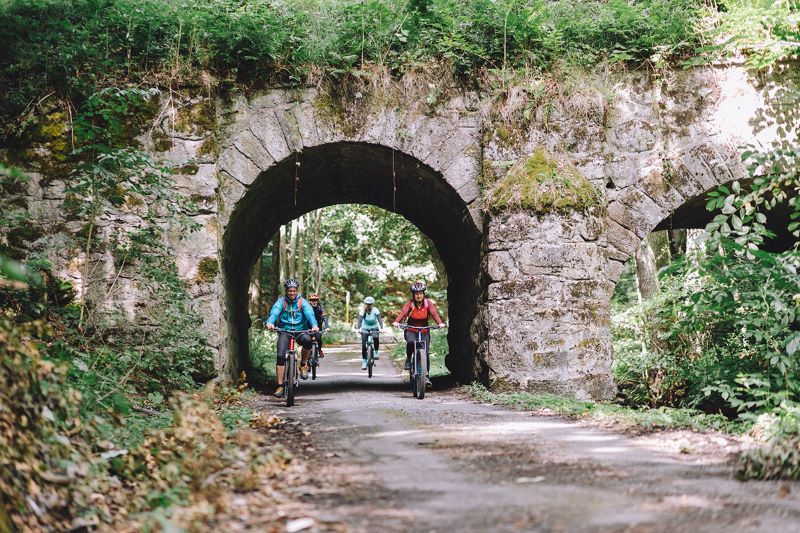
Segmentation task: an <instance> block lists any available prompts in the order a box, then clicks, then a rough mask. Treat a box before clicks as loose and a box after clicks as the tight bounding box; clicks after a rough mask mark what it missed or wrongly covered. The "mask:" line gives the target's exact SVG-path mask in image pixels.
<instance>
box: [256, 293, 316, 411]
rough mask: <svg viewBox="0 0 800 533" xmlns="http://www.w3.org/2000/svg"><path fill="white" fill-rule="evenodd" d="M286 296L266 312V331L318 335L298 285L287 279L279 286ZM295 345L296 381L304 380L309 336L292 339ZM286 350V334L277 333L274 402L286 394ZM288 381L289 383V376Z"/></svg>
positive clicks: (311, 313)
mask: <svg viewBox="0 0 800 533" xmlns="http://www.w3.org/2000/svg"><path fill="white" fill-rule="evenodd" d="M283 286H284V288H285V289H286V293H285V294H284V295H283V296H279V297H278V299H277V300H275V303H274V304H273V305H272V309H271V310H270V312H269V318H267V320H266V325H267V329H269V330H274V329H275V324H276V323H277V324H278V327H280V329H285V330H289V331H302V330H304V329H310V330H311V332H312V333H316V332H317V331H319V328H318V327H317V319H316V317H314V311H313V310H312V309H311V306H310V305H309V304H308V302H304V301H303V297H302V296H300V283H298V281H297V280H296V279H294V278H289V279H287V280H286V281H284V282H283ZM295 342H297V344H299V345H300V346H302V347H303V349H302V350H301V354H302V355H301V362H300V377H301V378H303V379H308V364H307V362H308V356H309V353H310V351H311V335H309V334H308V333H303V334H301V335H298V336H296V337H295ZM288 349H289V334H288V333H284V332H281V333H280V334H279V335H278V346H277V361H276V362H275V375H276V376H277V378H278V388H276V389H275V394H274V396H275V397H276V398H281V397H283V395H284V394H286V389H285V387H284V383H283V382H284V378H285V375H284V373H285V371H286V352H287V350H288ZM289 379H292V377H291V376H290V377H289Z"/></svg>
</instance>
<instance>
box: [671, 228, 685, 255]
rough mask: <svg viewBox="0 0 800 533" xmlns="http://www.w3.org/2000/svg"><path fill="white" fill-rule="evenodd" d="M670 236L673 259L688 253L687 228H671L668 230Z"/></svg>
mask: <svg viewBox="0 0 800 533" xmlns="http://www.w3.org/2000/svg"><path fill="white" fill-rule="evenodd" d="M667 236H668V237H669V255H670V257H672V259H677V258H678V257H680V256H682V255H683V254H685V253H686V230H685V229H671V230H667Z"/></svg>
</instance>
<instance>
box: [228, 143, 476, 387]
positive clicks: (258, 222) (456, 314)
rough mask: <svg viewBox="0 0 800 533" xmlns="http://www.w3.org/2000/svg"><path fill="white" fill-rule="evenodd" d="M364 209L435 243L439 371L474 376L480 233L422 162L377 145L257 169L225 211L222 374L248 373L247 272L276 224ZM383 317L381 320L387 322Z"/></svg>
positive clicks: (345, 147) (328, 150)
mask: <svg viewBox="0 0 800 533" xmlns="http://www.w3.org/2000/svg"><path fill="white" fill-rule="evenodd" d="M350 203H359V204H369V205H374V206H377V207H380V208H382V209H385V210H387V211H391V212H394V213H398V214H400V215H402V216H403V217H404V218H406V219H407V220H408V221H409V222H411V223H412V224H413V225H414V226H416V227H417V228H418V229H419V230H420V231H421V232H422V233H423V234H424V235H425V236H427V237H428V238H429V239H430V240H431V241H432V243H433V244H434V246H435V248H436V250H437V252H438V254H439V256H440V258H441V261H442V262H443V264H444V267H445V270H446V272H447V301H448V315H449V326H450V327H449V331H448V339H447V340H448V345H449V354H448V356H447V359H446V365H447V368H448V369H449V370H450V372H452V374H453V375H454V376H455V377H456V378H457V379H469V378H471V377H473V376H474V375H475V373H476V372H475V361H476V350H477V346H476V344H475V340H473V339H472V337H471V335H470V328H471V326H472V323H473V321H474V320H475V318H476V315H477V312H478V305H479V298H480V284H479V280H480V253H481V238H482V233H481V231H480V229H479V228H478V227H477V226H476V224H475V222H474V220H473V217H472V215H471V214H470V212H469V210H468V206H467V205H466V204H465V202H464V201H463V200H462V199H461V197H460V196H459V195H458V193H457V192H456V191H455V190H454V189H453V188H452V187H451V186H450V185H449V184H448V183H447V182H446V181H445V180H444V179H443V177H442V176H441V174H439V173H437V172H435V171H434V170H433V169H431V168H430V167H428V166H427V165H425V164H423V163H421V162H420V161H419V160H417V159H416V158H414V157H412V156H409V155H408V154H405V153H402V152H399V151H396V150H393V149H391V148H387V147H384V146H380V145H374V144H368V143H356V142H339V143H330V144H325V145H321V146H317V147H313V148H306V149H304V150H303V151H302V152H297V153H295V154H292V155H291V156H289V157H287V158H285V159H284V160H282V161H280V162H278V163H277V164H275V165H274V166H272V167H271V168H269V169H267V170H265V171H264V172H262V173H261V174H260V175H259V176H258V177H257V178H256V180H255V181H254V182H253V183H252V185H250V187H249V188H248V190H247V191H246V193H245V194H244V195H243V197H242V198H241V199H240V200H239V201H238V203H237V204H236V206H235V207H234V209H233V211H232V214H231V217H230V221H229V223H228V225H227V227H226V230H225V233H224V235H223V249H222V261H221V263H222V273H223V283H224V288H225V301H224V311H223V313H224V317H225V319H226V321H227V324H228V332H227V339H226V346H227V355H228V358H229V361H228V365H227V367H228V368H229V369H230V373H231V375H233V376H236V375H238V372H239V371H240V370H245V371H248V370H250V369H251V363H250V357H249V352H248V349H249V348H248V330H249V328H250V325H251V318H250V314H249V309H248V289H249V284H250V271H251V268H252V266H253V265H254V263H255V262H256V260H257V259H258V258H259V257H260V256H261V253H262V251H263V250H264V248H265V246H266V245H267V244H268V242H269V240H270V239H271V238H272V236H273V235H274V234H275V232H276V231H278V229H279V228H280V226H281V225H283V224H286V223H287V222H289V221H291V220H293V219H295V218H297V217H299V216H301V215H303V214H304V213H307V212H309V211H313V210H316V209H320V208H323V207H326V206H331V205H336V204H350ZM387 317H388V316H387Z"/></svg>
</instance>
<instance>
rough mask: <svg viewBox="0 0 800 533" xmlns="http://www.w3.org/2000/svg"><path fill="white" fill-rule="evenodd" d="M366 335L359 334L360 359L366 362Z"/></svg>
mask: <svg viewBox="0 0 800 533" xmlns="http://www.w3.org/2000/svg"><path fill="white" fill-rule="evenodd" d="M368 336H369V335H367V334H366V333H362V334H361V359H363V360H365V361H366V360H367V337H368Z"/></svg>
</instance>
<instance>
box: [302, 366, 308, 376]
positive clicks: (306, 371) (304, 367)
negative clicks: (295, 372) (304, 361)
mask: <svg viewBox="0 0 800 533" xmlns="http://www.w3.org/2000/svg"><path fill="white" fill-rule="evenodd" d="M300 379H308V365H303V366H301V367H300Z"/></svg>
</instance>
